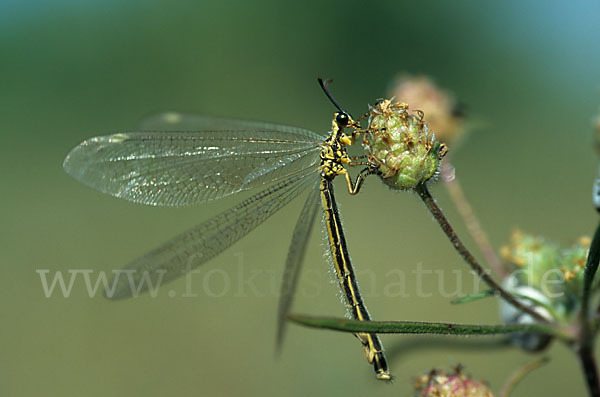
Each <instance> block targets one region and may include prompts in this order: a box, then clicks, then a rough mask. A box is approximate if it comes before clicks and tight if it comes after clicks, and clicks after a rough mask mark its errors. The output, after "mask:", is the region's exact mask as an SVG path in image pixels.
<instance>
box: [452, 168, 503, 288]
mask: <svg viewBox="0 0 600 397" xmlns="http://www.w3.org/2000/svg"><path fill="white" fill-rule="evenodd" d="M454 172H455V171H454V166H453V165H452V163H450V162H449V161H447V160H446V161H443V162H442V179H443V181H444V187H445V188H446V190H447V191H448V194H449V195H450V199H451V200H452V202H453V203H454V206H455V207H456V209H457V210H458V213H459V214H460V216H461V217H462V218H463V222H464V223H465V225H466V226H467V230H468V231H469V233H470V234H471V237H473V240H474V241H475V243H476V244H477V246H478V247H479V251H481V254H482V255H483V257H484V258H485V260H486V262H487V263H488V264H489V265H490V267H491V268H492V271H493V272H494V273H495V274H496V276H498V277H500V278H503V277H504V276H506V273H507V272H506V270H505V269H504V267H503V266H502V264H501V263H500V259H498V256H497V255H496V252H495V251H494V248H493V247H492V245H491V244H490V240H489V239H488V236H487V234H486V233H485V231H484V230H483V228H482V227H481V224H480V223H479V220H478V219H477V216H475V213H474V212H473V207H472V206H471V204H470V203H469V200H467V197H466V196H465V192H464V190H463V188H462V185H461V184H460V182H459V181H458V178H457V177H456V175H455V173H454Z"/></svg>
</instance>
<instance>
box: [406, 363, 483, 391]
mask: <svg viewBox="0 0 600 397" xmlns="http://www.w3.org/2000/svg"><path fill="white" fill-rule="evenodd" d="M415 392H416V393H415V396H418V397H494V394H493V393H492V392H491V391H490V389H489V388H488V387H487V386H486V385H485V384H484V383H483V382H478V381H475V380H473V379H471V378H470V377H469V376H467V375H465V374H464V373H463V372H462V368H461V367H460V366H459V367H457V368H456V369H455V370H454V372H453V373H450V374H446V373H445V372H444V371H443V370H437V369H434V370H432V371H431V372H430V373H429V374H427V375H422V376H421V377H419V378H418V379H417V380H416V381H415Z"/></svg>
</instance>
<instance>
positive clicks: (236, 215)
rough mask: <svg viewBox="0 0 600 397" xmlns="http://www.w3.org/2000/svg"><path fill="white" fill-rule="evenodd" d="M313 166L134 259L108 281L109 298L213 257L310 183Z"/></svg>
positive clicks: (156, 283) (130, 292)
mask: <svg viewBox="0 0 600 397" xmlns="http://www.w3.org/2000/svg"><path fill="white" fill-rule="evenodd" d="M316 177H317V173H316V172H315V171H314V170H313V171H311V172H310V173H304V174H301V175H297V176H294V177H291V178H288V179H286V180H284V181H282V182H279V183H277V184H275V185H272V186H270V187H268V188H266V189H264V190H262V191H260V192H258V193H257V194H255V195H254V196H252V197H250V198H248V199H246V200H244V201H242V202H241V203H240V204H238V205H237V206H235V207H233V208H230V209H228V210H227V211H225V212H222V213H221V214H219V215H217V216H215V217H214V218H211V219H209V220H207V221H206V222H204V223H202V224H200V225H198V226H196V227H194V228H192V229H190V230H188V231H187V232H184V233H182V234H180V235H178V236H176V237H175V238H173V239H172V240H170V241H167V242H166V243H165V244H163V245H162V246H160V247H158V248H157V249H155V250H153V251H151V252H149V253H147V254H146V255H144V256H142V257H140V258H138V259H136V260H134V261H133V262H131V263H130V264H128V265H127V266H125V268H124V269H123V271H122V272H120V273H118V274H117V275H116V276H115V277H116V278H115V279H114V280H113V281H112V282H111V284H110V285H112V286H114V290H113V291H108V292H107V293H106V297H107V298H109V299H122V298H127V297H131V296H135V295H137V294H138V293H140V292H143V291H145V290H147V289H148V288H149V287H152V288H156V287H158V286H159V284H163V283H166V282H168V281H171V280H173V279H175V278H177V277H179V276H182V275H184V274H185V273H188V272H189V271H190V270H193V269H194V268H196V267H198V266H200V265H201V264H203V263H205V262H206V261H208V260H209V259H211V258H213V257H214V256H216V255H217V254H219V253H220V252H222V251H223V250H225V249H226V248H228V247H229V246H231V245H232V244H233V243H235V242H236V241H238V240H239V239H240V238H242V237H244V236H245V235H246V234H248V233H249V232H250V231H251V230H252V229H254V228H255V227H256V226H258V225H259V224H260V223H262V222H263V221H265V220H266V219H267V218H268V217H270V216H271V215H273V214H274V213H275V212H276V211H277V210H279V209H280V208H281V207H283V206H284V205H286V204H288V203H289V202H290V201H291V200H292V199H294V198H295V197H297V196H298V195H299V194H300V193H301V192H302V190H304V189H305V188H306V187H307V186H309V185H310V184H313V183H314V181H315V178H316Z"/></svg>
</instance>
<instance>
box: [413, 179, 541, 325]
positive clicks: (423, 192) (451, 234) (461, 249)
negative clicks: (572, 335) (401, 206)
mask: <svg viewBox="0 0 600 397" xmlns="http://www.w3.org/2000/svg"><path fill="white" fill-rule="evenodd" d="M415 190H416V191H417V193H418V194H419V197H421V199H422V200H423V202H424V203H425V206H426V207H427V209H428V210H429V212H431V214H432V215H433V217H434V218H435V220H436V221H437V222H438V223H439V224H440V226H441V227H442V230H443V231H444V233H446V236H448V239H449V240H450V242H451V243H452V245H453V246H454V248H455V249H456V251H458V253H459V254H460V256H462V258H463V259H464V260H465V262H467V263H468V264H469V265H470V266H471V269H473V271H475V273H476V274H477V275H478V276H479V277H481V279H482V280H483V281H484V282H485V283H486V284H487V285H488V286H489V287H490V288H492V289H494V290H495V291H496V292H497V293H498V295H499V296H500V297H501V298H502V299H504V300H505V301H506V302H508V303H509V304H511V305H513V306H514V307H516V308H517V309H519V310H520V311H522V312H524V313H527V314H529V315H530V316H531V317H533V318H535V319H536V320H538V321H540V322H542V323H548V322H549V321H548V320H547V319H545V318H544V317H542V316H541V315H540V314H539V313H537V312H536V311H534V310H533V309H532V308H531V307H529V306H526V305H524V304H523V303H521V302H520V301H519V300H518V299H517V298H516V297H515V296H514V295H512V294H511V293H509V292H508V291H506V290H505V289H504V288H502V286H501V285H500V284H498V283H497V282H496V281H495V280H494V279H493V278H492V277H491V276H490V275H489V273H488V272H487V271H486V270H485V269H484V268H483V267H482V266H481V265H480V264H479V262H478V261H477V259H475V257H474V256H473V255H472V254H471V252H469V250H468V249H467V248H466V247H465V245H464V244H463V242H462V241H461V240H460V239H459V238H458V236H457V235H456V232H455V231H454V229H453V228H452V226H451V225H450V222H448V219H446V216H445V215H444V213H443V212H442V210H441V209H440V207H438V205H437V203H436V202H435V200H434V198H433V197H432V196H431V193H429V189H427V186H426V185H425V184H420V185H418V186H417V187H416V188H415Z"/></svg>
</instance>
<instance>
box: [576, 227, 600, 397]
mask: <svg viewBox="0 0 600 397" xmlns="http://www.w3.org/2000/svg"><path fill="white" fill-rule="evenodd" d="M599 262H600V224H599V225H598V227H597V228H596V232H595V233H594V237H593V238H592V243H591V245H590V250H589V252H588V257H587V260H586V263H585V268H584V270H583V289H582V293H581V312H580V315H579V319H580V325H579V326H580V332H579V343H580V345H579V346H578V347H577V348H576V352H577V356H578V357H579V363H580V364H581V368H582V369H583V374H584V376H585V380H586V383H587V386H588V390H589V392H590V396H592V397H600V381H599V379H598V366H597V364H596V357H595V356H594V337H595V333H596V331H597V320H594V321H591V319H590V310H589V307H590V295H591V290H592V285H593V282H594V277H595V275H596V271H597V270H598V263H599Z"/></svg>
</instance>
